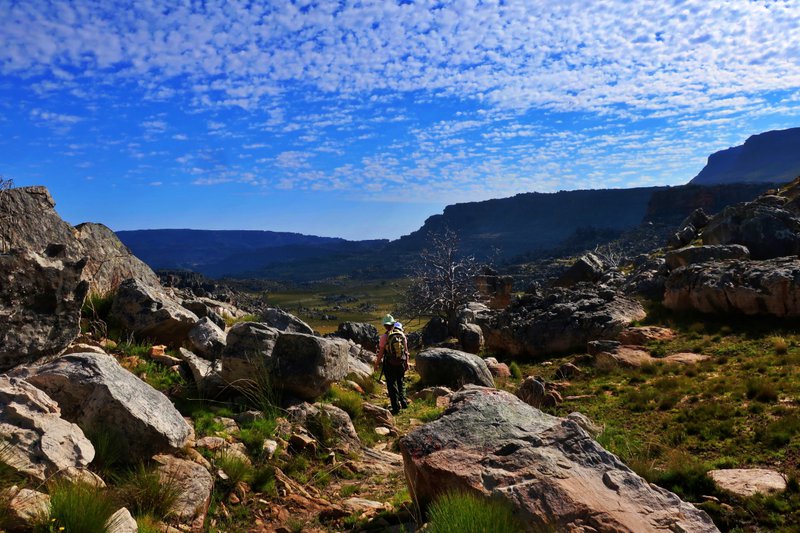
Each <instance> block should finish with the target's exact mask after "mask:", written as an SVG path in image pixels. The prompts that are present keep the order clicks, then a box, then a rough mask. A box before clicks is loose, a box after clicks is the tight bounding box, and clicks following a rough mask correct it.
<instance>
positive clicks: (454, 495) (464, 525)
mask: <svg viewBox="0 0 800 533" xmlns="http://www.w3.org/2000/svg"><path fill="white" fill-rule="evenodd" d="M426 531H428V532H430V533H485V532H487V531H491V532H493V533H519V532H522V531H524V529H523V526H522V524H521V523H520V521H519V520H518V519H517V518H516V517H515V516H514V513H513V510H512V509H511V507H510V506H509V505H508V504H507V503H505V502H503V501H500V500H492V499H489V498H485V497H482V496H476V495H474V494H470V493H462V492H449V493H445V494H442V495H441V496H439V497H438V498H437V499H436V500H435V501H434V502H433V504H431V506H430V509H428V529H427V530H426Z"/></svg>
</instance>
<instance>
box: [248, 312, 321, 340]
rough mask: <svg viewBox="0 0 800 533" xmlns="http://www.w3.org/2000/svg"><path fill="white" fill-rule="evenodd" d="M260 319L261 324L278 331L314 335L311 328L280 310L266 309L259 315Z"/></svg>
mask: <svg viewBox="0 0 800 533" xmlns="http://www.w3.org/2000/svg"><path fill="white" fill-rule="evenodd" d="M260 319H261V322H263V323H265V324H267V325H268V326H270V327H273V328H275V329H277V330H280V331H287V332H290V333H305V334H306V335H313V334H314V330H313V329H312V328H311V326H309V325H308V324H306V323H305V322H303V321H302V320H300V319H299V318H297V317H296V316H294V315H292V314H290V313H287V312H286V311H284V310H282V309H274V308H271V309H267V310H265V311H264V312H263V313H261V317H260Z"/></svg>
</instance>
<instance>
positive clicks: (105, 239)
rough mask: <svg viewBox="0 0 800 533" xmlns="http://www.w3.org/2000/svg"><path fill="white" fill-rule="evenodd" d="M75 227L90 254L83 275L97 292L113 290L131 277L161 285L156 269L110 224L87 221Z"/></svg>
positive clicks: (157, 285) (103, 292)
mask: <svg viewBox="0 0 800 533" xmlns="http://www.w3.org/2000/svg"><path fill="white" fill-rule="evenodd" d="M75 231H76V234H77V237H78V240H80V242H81V244H82V245H83V249H84V250H85V253H86V256H87V257H88V258H89V262H88V264H87V265H86V268H85V269H84V271H83V279H85V280H87V281H88V282H89V283H90V289H89V290H90V292H92V293H93V294H102V295H105V294H110V293H112V292H114V291H115V290H116V289H117V287H118V286H119V284H120V283H122V282H123V280H126V279H129V278H134V279H138V280H139V281H141V282H142V283H143V284H144V285H145V286H148V287H153V288H160V287H161V283H160V282H159V280H158V276H156V274H155V272H153V270H152V269H151V268H150V267H149V266H147V265H146V264H145V263H144V262H143V261H142V260H141V259H139V258H138V257H136V256H135V255H133V254H132V253H131V251H130V250H129V249H128V247H127V246H125V245H124V244H122V241H120V240H119V238H118V237H117V235H116V234H115V233H114V232H113V231H111V230H110V229H109V228H107V227H106V226H104V225H102V224H95V223H91V222H87V223H84V224H78V225H77V226H75Z"/></svg>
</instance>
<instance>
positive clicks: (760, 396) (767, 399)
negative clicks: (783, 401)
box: [745, 378, 778, 403]
mask: <svg viewBox="0 0 800 533" xmlns="http://www.w3.org/2000/svg"><path fill="white" fill-rule="evenodd" d="M746 388H747V390H746V393H745V394H746V396H747V398H748V399H750V400H756V401H758V402H763V403H773V402H777V401H778V391H777V389H776V388H775V384H774V383H771V382H768V381H765V380H763V379H757V378H756V379H750V380H748V381H747V385H746Z"/></svg>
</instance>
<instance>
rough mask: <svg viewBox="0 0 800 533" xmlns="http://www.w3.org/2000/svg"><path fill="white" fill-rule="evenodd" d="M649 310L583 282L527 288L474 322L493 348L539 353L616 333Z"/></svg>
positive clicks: (602, 288) (521, 353)
mask: <svg viewBox="0 0 800 533" xmlns="http://www.w3.org/2000/svg"><path fill="white" fill-rule="evenodd" d="M645 315H646V313H645V311H644V309H643V308H642V306H641V304H639V303H638V302H636V301H635V300H633V299H630V298H628V297H625V296H622V295H620V294H618V293H617V292H616V291H614V290H612V289H609V288H607V287H605V288H604V287H595V286H590V285H580V286H577V287H576V288H574V289H548V290H545V291H542V292H536V293H531V294H526V295H525V296H523V297H521V298H520V299H519V300H518V301H516V302H515V303H513V304H512V305H511V306H510V307H508V308H507V309H505V310H504V311H502V312H492V311H484V312H480V313H478V315H477V317H476V319H475V322H476V323H477V324H478V325H479V326H480V327H481V330H482V331H483V336H484V339H485V343H486V347H487V348H488V349H489V350H493V351H497V352H501V353H508V354H511V355H524V356H531V357H537V356H542V355H547V354H552V353H559V352H566V351H568V350H572V349H582V348H583V347H584V346H586V343H587V342H589V341H592V340H595V339H609V338H615V337H616V336H617V335H618V334H619V333H620V332H621V331H622V329H623V328H624V327H625V326H627V325H628V324H630V323H631V322H633V321H634V320H641V319H643V318H644V317H645Z"/></svg>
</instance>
